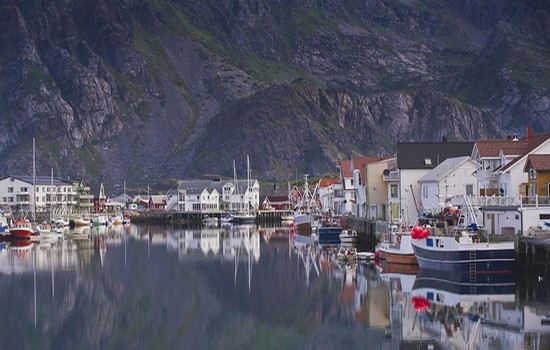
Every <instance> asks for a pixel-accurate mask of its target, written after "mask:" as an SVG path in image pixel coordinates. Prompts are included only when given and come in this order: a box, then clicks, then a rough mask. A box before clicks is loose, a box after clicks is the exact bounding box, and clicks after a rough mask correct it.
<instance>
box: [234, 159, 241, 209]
mask: <svg viewBox="0 0 550 350" xmlns="http://www.w3.org/2000/svg"><path fill="white" fill-rule="evenodd" d="M233 181H234V182H235V193H236V194H237V199H238V201H237V203H239V210H240V206H241V204H240V203H241V199H240V196H239V184H238V182H237V168H236V167H235V159H233ZM233 206H234V207H235V205H233ZM234 207H233V209H234V210H236V209H235V208H234Z"/></svg>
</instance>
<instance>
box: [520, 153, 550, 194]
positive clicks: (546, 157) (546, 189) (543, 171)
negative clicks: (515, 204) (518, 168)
mask: <svg viewBox="0 0 550 350" xmlns="http://www.w3.org/2000/svg"><path fill="white" fill-rule="evenodd" d="M523 171H524V172H526V173H527V178H528V185H527V187H528V196H529V197H535V196H539V197H541V196H542V197H548V196H550V154H530V155H528V156H527V161H526V162H525V166H524V167H523Z"/></svg>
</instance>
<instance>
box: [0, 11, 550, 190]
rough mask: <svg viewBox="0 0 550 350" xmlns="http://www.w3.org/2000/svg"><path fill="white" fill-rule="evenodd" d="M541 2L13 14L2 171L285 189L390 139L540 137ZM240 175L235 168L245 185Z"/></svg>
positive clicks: (544, 79) (0, 14)
mask: <svg viewBox="0 0 550 350" xmlns="http://www.w3.org/2000/svg"><path fill="white" fill-rule="evenodd" d="M549 13H550V6H549V5H547V3H546V2H543V1H538V2H537V1H530V2H527V1H525V2H518V1H512V0H510V1H500V0H492V1H486V2H483V3H479V2H477V1H471V0H452V1H448V2H444V3H441V2H439V1H430V0H419V1H398V0H367V1H339V0H321V1H319V0H317V1H294V0H285V1H280V2H276V3H274V2H271V1H263V0H256V1H244V0H232V1H229V0H225V1H212V0H205V1H195V0H189V1H177V0H147V1H135V0H126V1H116V2H113V1H107V0H74V1H69V0H56V1H48V2H44V1H38V0H35V1H24V0H7V1H4V2H3V3H2V5H0V47H1V48H2V50H1V51H0V116H1V118H0V127H1V128H0V159H2V160H3V162H2V163H0V164H1V166H0V168H1V170H2V173H4V174H6V175H7V174H10V173H28V172H29V171H30V167H31V166H32V162H31V158H32V152H31V150H30V149H31V140H32V138H33V137H35V138H36V140H37V147H38V149H37V166H38V170H37V171H38V173H42V174H47V173H49V168H50V166H51V167H53V168H54V172H55V174H56V175H60V176H65V177H70V178H84V179H85V180H87V181H88V182H91V183H92V184H94V183H99V182H105V183H106V185H107V188H111V189H113V190H116V189H117V188H120V186H121V184H122V182H123V180H126V181H127V183H128V184H129V186H140V185H143V184H146V183H150V184H153V183H156V182H159V181H160V180H161V179H176V178H190V177H196V176H201V174H206V173H208V174H220V175H226V176H231V175H232V160H233V159H236V161H237V166H238V168H239V169H243V168H244V162H245V156H246V154H249V155H250V158H251V165H252V171H253V176H258V177H261V178H265V179H274V180H285V179H288V178H289V177H291V178H293V177H294V174H295V173H296V172H298V171H299V172H302V171H307V172H309V173H311V174H322V173H325V172H333V171H334V162H335V161H336V160H337V159H341V158H344V157H349V156H351V155H355V154H361V155H368V154H381V153H393V152H394V150H395V143H396V142H397V141H415V140H416V141H420V140H423V141H428V140H432V141H433V140H440V139H441V138H442V137H446V138H447V139H449V140H475V139H478V138H491V137H504V136H506V135H507V134H511V133H517V134H519V135H523V134H524V133H525V130H526V128H527V127H534V128H536V129H537V130H541V131H545V130H549V129H550V127H549V126H550V120H549V119H550V113H549V112H550V93H549V92H550V84H549V83H548V82H549V81H550V63H549V62H548V60H547V57H550V45H549V41H550V16H549ZM239 171H240V172H241V173H243V171H242V170H239Z"/></svg>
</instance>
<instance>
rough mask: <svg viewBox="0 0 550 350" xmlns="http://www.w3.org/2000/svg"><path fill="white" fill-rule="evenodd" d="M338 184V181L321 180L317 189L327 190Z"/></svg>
mask: <svg viewBox="0 0 550 350" xmlns="http://www.w3.org/2000/svg"><path fill="white" fill-rule="evenodd" d="M338 182H340V179H321V181H319V188H327V187H329V186H332V185H334V184H335V183H338Z"/></svg>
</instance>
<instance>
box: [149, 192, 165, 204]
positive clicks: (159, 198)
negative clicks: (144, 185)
mask: <svg viewBox="0 0 550 350" xmlns="http://www.w3.org/2000/svg"><path fill="white" fill-rule="evenodd" d="M164 198H166V197H165V195H163V194H154V195H151V199H150V202H151V203H153V204H164Z"/></svg>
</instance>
